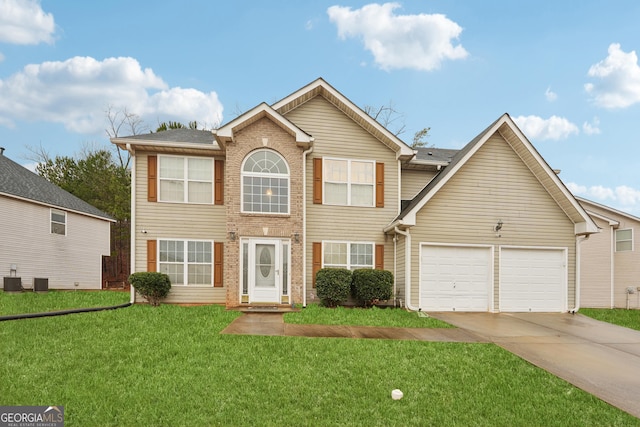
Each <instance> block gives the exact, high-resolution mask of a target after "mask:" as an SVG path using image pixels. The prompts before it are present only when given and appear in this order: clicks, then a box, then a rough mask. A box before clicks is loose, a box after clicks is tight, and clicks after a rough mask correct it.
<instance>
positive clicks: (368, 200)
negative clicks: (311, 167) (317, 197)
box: [322, 157, 376, 207]
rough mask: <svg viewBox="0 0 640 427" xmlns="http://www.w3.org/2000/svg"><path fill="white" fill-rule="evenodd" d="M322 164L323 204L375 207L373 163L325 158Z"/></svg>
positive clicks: (374, 166)
mask: <svg viewBox="0 0 640 427" xmlns="http://www.w3.org/2000/svg"><path fill="white" fill-rule="evenodd" d="M322 163H323V169H324V170H323V171H322V179H323V183H322V184H323V187H324V188H323V192H322V194H323V195H324V201H323V203H325V204H327V205H342V206H369V207H372V206H375V194H376V192H375V183H376V177H375V170H376V162H375V161H373V160H352V159H333V158H326V157H325V158H324V159H323V162H322Z"/></svg>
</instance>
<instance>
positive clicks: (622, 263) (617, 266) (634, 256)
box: [581, 202, 640, 308]
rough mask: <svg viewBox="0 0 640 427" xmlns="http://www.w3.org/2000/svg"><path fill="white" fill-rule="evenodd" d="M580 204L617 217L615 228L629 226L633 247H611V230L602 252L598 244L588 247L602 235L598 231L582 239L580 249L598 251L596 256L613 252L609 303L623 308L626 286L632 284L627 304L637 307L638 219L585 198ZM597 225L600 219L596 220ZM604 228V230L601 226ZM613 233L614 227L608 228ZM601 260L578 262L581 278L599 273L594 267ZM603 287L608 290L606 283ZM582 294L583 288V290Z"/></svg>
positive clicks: (639, 271) (639, 300) (639, 270)
mask: <svg viewBox="0 0 640 427" xmlns="http://www.w3.org/2000/svg"><path fill="white" fill-rule="evenodd" d="M582 204H583V206H584V207H585V208H586V209H588V210H589V211H592V212H595V213H597V214H600V215H603V216H605V217H607V218H611V219H612V220H615V221H618V222H619V225H618V227H617V228H616V229H617V230H626V229H632V230H633V250H632V251H621V252H616V251H615V234H613V238H612V240H613V247H612V248H609V249H607V251H606V252H604V249H602V252H600V251H599V249H598V248H592V246H597V245H598V242H600V239H601V238H602V237H603V236H601V234H603V233H599V234H596V235H592V236H591V237H590V238H589V239H588V240H586V241H585V242H584V243H583V244H582V251H583V253H584V252H585V251H586V252H591V251H598V254H597V255H595V256H600V257H602V258H604V257H609V256H610V254H613V283H614V286H613V304H614V307H618V308H626V306H627V293H626V289H627V287H629V286H632V287H635V288H636V294H635V295H631V296H630V297H629V303H630V307H631V308H640V298H639V296H640V294H638V290H637V288H638V287H640V244H639V240H638V239H640V221H636V220H634V219H633V218H631V217H628V216H625V215H620V214H619V213H617V212H615V211H612V210H608V209H603V208H601V207H599V206H597V205H593V204H590V203H587V202H582ZM598 225H600V223H598ZM603 231H604V230H603ZM612 233H615V231H612ZM600 266H601V264H594V265H591V264H588V263H586V262H584V263H583V265H582V275H583V282H584V280H585V276H586V277H590V276H594V275H597V274H599V273H598V270H599V267H600ZM607 290H608V291H610V287H607ZM583 295H584V292H583ZM581 305H582V306H584V307H589V306H588V305H586V303H584V302H583V303H582V304H581Z"/></svg>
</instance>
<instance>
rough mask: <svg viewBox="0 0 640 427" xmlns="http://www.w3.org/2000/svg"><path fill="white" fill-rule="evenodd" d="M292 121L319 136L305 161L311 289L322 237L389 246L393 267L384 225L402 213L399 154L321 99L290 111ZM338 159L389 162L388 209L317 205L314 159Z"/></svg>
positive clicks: (387, 263)
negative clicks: (314, 250)
mask: <svg viewBox="0 0 640 427" xmlns="http://www.w3.org/2000/svg"><path fill="white" fill-rule="evenodd" d="M286 117H287V119H289V120H291V121H292V122H293V123H294V124H296V125H297V126H299V127H300V128H302V129H304V130H305V131H306V132H308V133H310V134H311V135H312V136H313V137H314V138H315V141H314V145H313V146H314V148H313V153H312V154H311V155H309V157H308V159H307V164H306V168H307V170H306V174H307V176H306V185H307V188H306V192H307V200H306V203H307V242H306V246H307V247H306V254H307V256H306V260H305V262H306V263H307V267H306V268H307V270H306V271H307V278H306V281H307V289H311V283H312V265H311V261H312V257H311V253H312V243H313V242H320V241H322V240H347V241H366V242H373V243H375V244H384V245H385V260H384V266H385V269H387V270H388V269H390V268H391V267H390V266H393V242H392V239H391V238H387V239H385V235H384V233H383V231H382V230H383V228H384V227H385V226H386V225H387V224H389V223H390V222H391V221H392V220H393V218H394V217H395V216H396V215H397V213H398V196H399V195H398V175H399V174H398V161H397V160H396V156H395V153H394V152H393V151H392V150H390V149H389V148H388V147H386V146H385V145H384V144H383V143H381V142H380V141H379V140H377V139H376V138H374V137H373V136H371V134H369V133H368V132H366V131H365V130H364V129H363V128H362V127H360V126H359V125H358V124H356V123H355V122H354V121H353V120H351V119H350V118H348V117H347V116H345V115H344V114H343V113H342V112H340V111H339V110H338V109H337V108H335V107H334V106H333V105H332V104H331V103H329V102H328V101H326V100H325V99H324V98H322V97H320V96H319V97H316V98H313V99H312V100H310V101H308V102H307V103H305V104H304V105H302V106H300V107H298V108H297V109H295V110H293V111H291V112H289V113H288V114H287V115H286ZM315 157H337V158H345V159H360V160H375V161H377V162H384V168H385V170H384V177H385V182H384V193H385V194H384V207H383V208H377V207H355V206H332V205H319V204H313V158H315Z"/></svg>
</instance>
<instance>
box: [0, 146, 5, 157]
mask: <svg viewBox="0 0 640 427" xmlns="http://www.w3.org/2000/svg"><path fill="white" fill-rule="evenodd" d="M3 155H4V147H0V156H3Z"/></svg>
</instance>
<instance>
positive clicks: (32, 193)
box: [0, 148, 114, 289]
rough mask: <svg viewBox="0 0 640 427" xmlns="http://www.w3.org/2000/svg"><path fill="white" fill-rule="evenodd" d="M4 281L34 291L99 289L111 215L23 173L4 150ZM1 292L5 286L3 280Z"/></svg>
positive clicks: (0, 262) (0, 192) (0, 268)
mask: <svg viewBox="0 0 640 427" xmlns="http://www.w3.org/2000/svg"><path fill="white" fill-rule="evenodd" d="M0 217H1V218H2V221H1V222H0V236H2V237H0V276H3V277H4V276H16V277H20V278H21V279H22V286H23V287H24V288H26V289H30V288H33V279H34V278H47V279H49V280H48V283H49V288H52V289H101V288H102V256H103V255H109V245H110V240H109V239H110V232H109V230H110V224H111V222H113V221H114V220H113V219H112V218H110V217H109V216H108V215H107V214H105V213H104V212H102V211H100V210H99V209H96V208H95V207H93V206H91V205H89V204H88V203H86V202H84V201H82V200H80V199H78V198H77V197H75V196H74V195H72V194H70V193H68V192H66V191H64V190H62V189H61V188H60V187H58V186H56V185H54V184H52V183H50V182H49V181H47V180H46V179H44V178H42V177H41V176H39V175H37V174H35V173H33V172H31V171H29V170H28V169H25V168H24V167H22V166H20V165H19V164H17V163H15V162H14V161H12V160H10V159H9V158H8V157H6V156H5V155H4V149H2V148H0ZM0 286H2V281H1V280H0Z"/></svg>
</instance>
